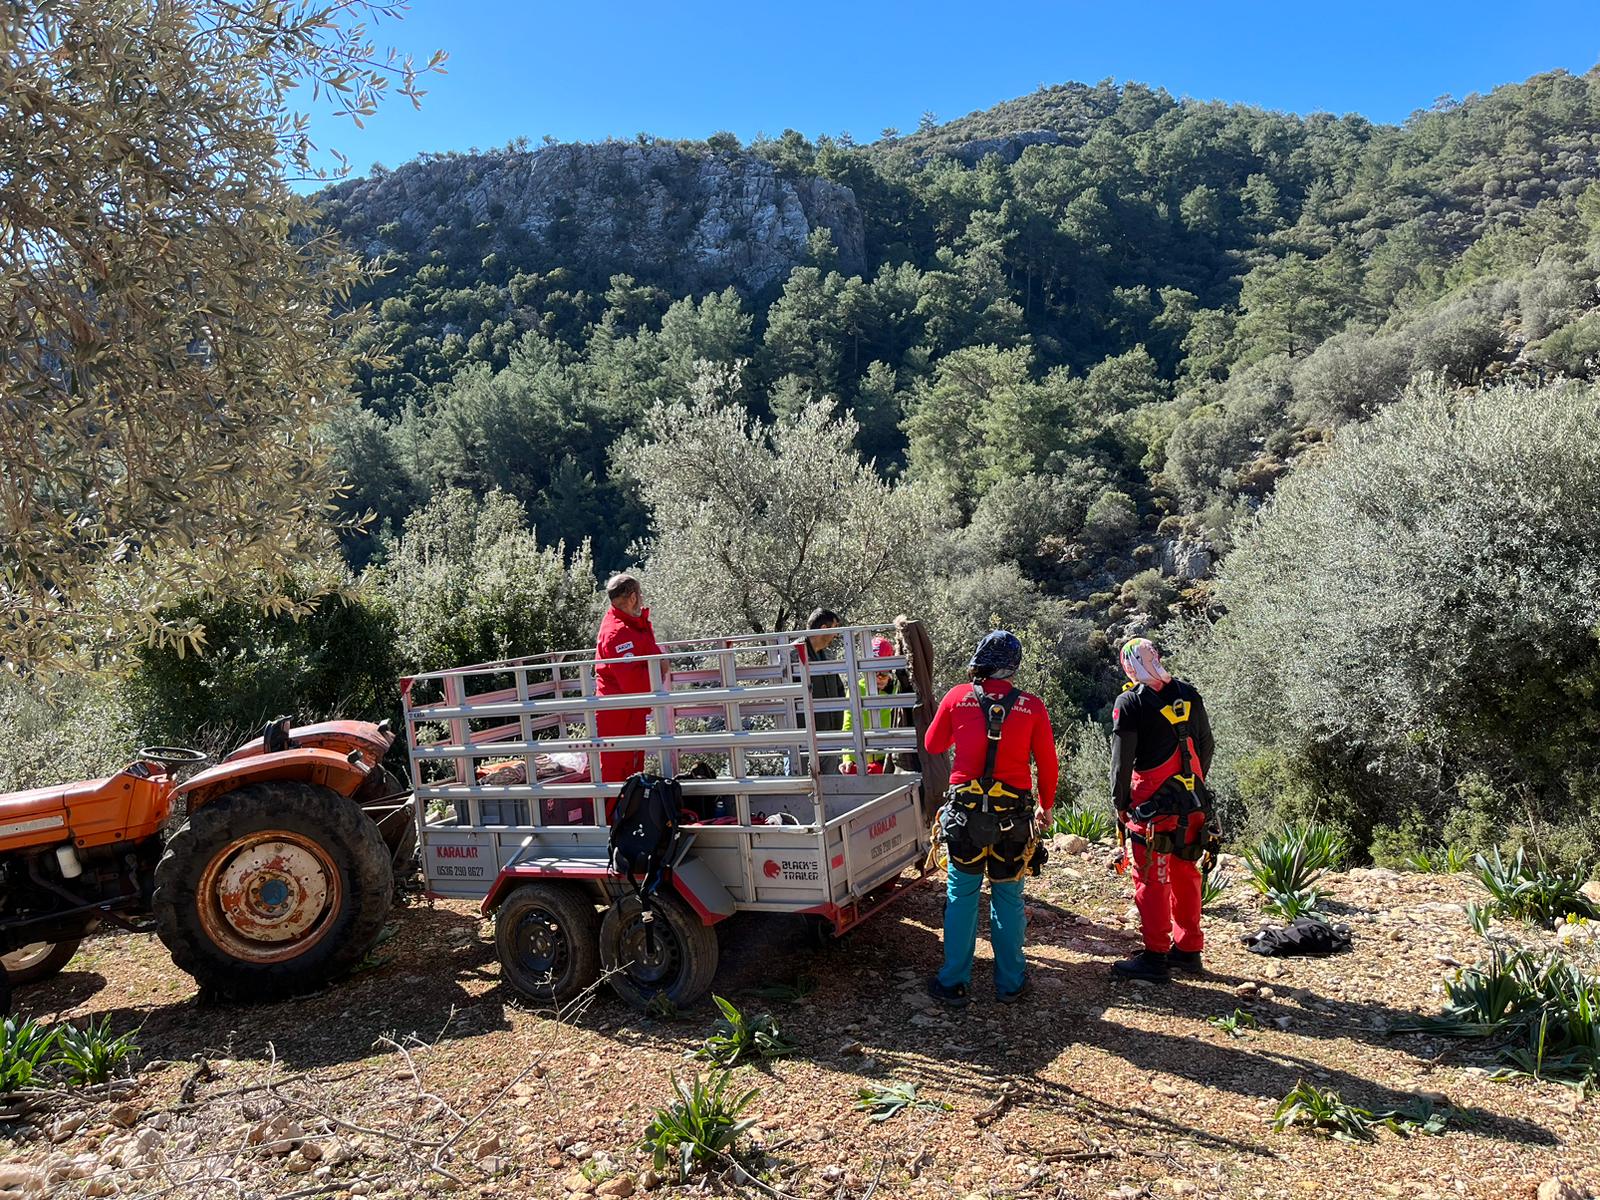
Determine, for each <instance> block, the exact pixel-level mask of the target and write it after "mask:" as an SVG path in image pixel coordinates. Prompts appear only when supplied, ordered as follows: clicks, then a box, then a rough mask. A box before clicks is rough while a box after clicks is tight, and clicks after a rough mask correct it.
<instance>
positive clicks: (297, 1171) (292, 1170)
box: [283, 1150, 313, 1175]
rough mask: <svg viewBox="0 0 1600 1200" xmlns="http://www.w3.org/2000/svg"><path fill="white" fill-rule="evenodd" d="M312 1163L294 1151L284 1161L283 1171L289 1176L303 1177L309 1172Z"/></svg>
mask: <svg viewBox="0 0 1600 1200" xmlns="http://www.w3.org/2000/svg"><path fill="white" fill-rule="evenodd" d="M312 1165H313V1164H312V1162H311V1160H310V1159H309V1158H307V1157H306V1156H305V1155H303V1154H301V1153H300V1152H299V1151H298V1150H296V1151H295V1152H294V1153H293V1154H291V1155H289V1157H288V1159H286V1160H285V1161H284V1164H283V1169H284V1170H285V1171H288V1172H289V1174H291V1175H304V1174H305V1173H306V1172H307V1171H309V1170H311V1167H312Z"/></svg>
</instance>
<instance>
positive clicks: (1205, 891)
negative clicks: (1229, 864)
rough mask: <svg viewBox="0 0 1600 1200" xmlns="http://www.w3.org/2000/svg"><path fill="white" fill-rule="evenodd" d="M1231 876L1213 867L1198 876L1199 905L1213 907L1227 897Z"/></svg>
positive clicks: (1231, 880) (1204, 907)
mask: <svg viewBox="0 0 1600 1200" xmlns="http://www.w3.org/2000/svg"><path fill="white" fill-rule="evenodd" d="M1232 884H1233V876H1232V875H1230V874H1229V873H1228V872H1227V871H1224V870H1222V869H1220V868H1213V869H1211V870H1209V871H1207V872H1205V873H1204V874H1203V875H1201V876H1200V907H1201V908H1202V909H1207V908H1215V907H1216V906H1217V905H1218V904H1221V903H1222V901H1223V900H1224V899H1226V898H1227V895H1228V888H1229V887H1231V886H1232Z"/></svg>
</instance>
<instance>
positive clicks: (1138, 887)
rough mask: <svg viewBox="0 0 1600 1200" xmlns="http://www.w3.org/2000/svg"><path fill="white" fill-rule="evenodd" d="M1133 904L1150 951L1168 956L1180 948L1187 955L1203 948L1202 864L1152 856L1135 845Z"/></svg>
mask: <svg viewBox="0 0 1600 1200" xmlns="http://www.w3.org/2000/svg"><path fill="white" fill-rule="evenodd" d="M1128 849H1130V850H1131V851H1133V905H1134V907H1135V908H1137V909H1138V910H1139V925H1140V927H1141V929H1142V931H1143V933H1144V946H1145V949H1146V950H1154V951H1156V952H1158V953H1161V954H1165V953H1166V952H1167V951H1168V950H1171V949H1173V948H1174V947H1176V948H1177V949H1179V950H1183V951H1186V952H1189V951H1196V950H1200V949H1203V948H1204V946H1205V938H1204V937H1203V936H1202V935H1201V933H1200V864H1199V863H1192V862H1186V861H1184V860H1183V859H1181V858H1175V857H1174V856H1173V855H1171V854H1151V853H1150V850H1149V848H1148V847H1146V846H1141V845H1140V844H1139V843H1138V842H1132V843H1130V845H1129V846H1128Z"/></svg>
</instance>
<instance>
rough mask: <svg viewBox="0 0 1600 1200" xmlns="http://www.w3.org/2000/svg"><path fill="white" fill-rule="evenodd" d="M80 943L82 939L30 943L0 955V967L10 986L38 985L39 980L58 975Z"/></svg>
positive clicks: (70, 959)
mask: <svg viewBox="0 0 1600 1200" xmlns="http://www.w3.org/2000/svg"><path fill="white" fill-rule="evenodd" d="M82 942H83V939H82V938H68V939H67V940H66V941H64V942H30V943H29V944H28V945H26V946H18V947H17V948H16V949H15V950H13V951H11V952H10V953H9V954H0V967H4V968H5V975H6V978H7V979H9V980H10V981H11V983H12V986H16V985H17V984H22V983H38V982H39V981H40V980H41V979H49V978H50V977H51V976H52V975H59V974H60V973H61V971H62V969H63V968H64V967H65V966H66V965H67V964H68V963H69V962H71V961H72V956H73V955H74V954H76V953H77V952H78V946H79V945H80V944H81V943H82Z"/></svg>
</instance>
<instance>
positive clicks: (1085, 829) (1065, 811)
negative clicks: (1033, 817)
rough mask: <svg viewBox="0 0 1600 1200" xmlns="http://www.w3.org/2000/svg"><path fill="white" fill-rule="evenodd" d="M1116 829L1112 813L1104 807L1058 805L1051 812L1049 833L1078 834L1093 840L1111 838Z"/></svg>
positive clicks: (1053, 834) (1099, 840) (1098, 840)
mask: <svg viewBox="0 0 1600 1200" xmlns="http://www.w3.org/2000/svg"><path fill="white" fill-rule="evenodd" d="M1115 829H1116V822H1115V821H1114V820H1113V819H1112V817H1111V813H1110V812H1109V811H1108V810H1106V809H1102V808H1077V807H1066V806H1060V805H1058V806H1057V807H1056V809H1055V811H1054V812H1052V813H1051V814H1050V829H1049V833H1050V835H1051V836H1052V837H1053V836H1055V835H1056V834H1060V833H1066V834H1076V835H1077V836H1078V837H1081V838H1084V839H1086V840H1087V841H1091V842H1101V841H1104V840H1105V839H1107V838H1109V837H1110V836H1111V834H1112V832H1113V831H1114V830H1115Z"/></svg>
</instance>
